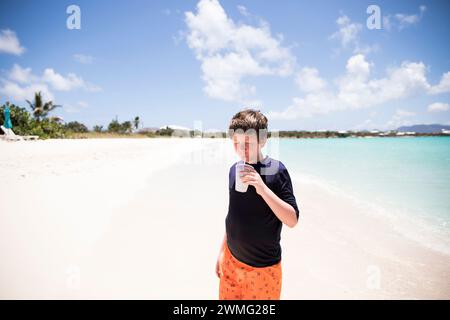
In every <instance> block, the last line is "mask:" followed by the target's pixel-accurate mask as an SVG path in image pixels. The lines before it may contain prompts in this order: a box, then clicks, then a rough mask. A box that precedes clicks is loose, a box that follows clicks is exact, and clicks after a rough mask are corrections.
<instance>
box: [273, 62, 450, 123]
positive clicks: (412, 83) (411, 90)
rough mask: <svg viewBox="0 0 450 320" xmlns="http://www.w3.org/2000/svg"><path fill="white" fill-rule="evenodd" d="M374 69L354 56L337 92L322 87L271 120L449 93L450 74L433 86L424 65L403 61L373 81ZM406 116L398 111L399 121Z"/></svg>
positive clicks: (275, 112) (298, 99)
mask: <svg viewBox="0 0 450 320" xmlns="http://www.w3.org/2000/svg"><path fill="white" fill-rule="evenodd" d="M372 67H373V63H370V62H368V61H367V60H366V58H365V57H364V55H362V54H357V55H354V56H352V57H351V58H350V59H348V61H347V65H346V71H345V73H344V74H343V75H342V76H340V77H338V78H337V79H336V80H335V81H334V84H335V86H334V88H330V87H327V88H323V87H322V88H321V89H320V90H316V91H310V92H307V94H306V95H305V96H304V97H302V98H299V97H295V98H293V100H292V103H291V105H290V106H289V107H288V108H286V109H285V110H284V111H281V112H279V111H271V112H269V113H268V117H270V118H272V119H296V118H302V117H311V116H313V115H317V114H328V113H331V112H335V111H341V110H349V109H363V108H370V107H373V106H377V105H381V104H384V103H387V102H391V101H395V100H399V99H403V98H406V97H410V96H413V95H417V94H430V93H435V91H439V92H449V91H450V88H447V87H446V86H445V84H446V83H447V82H446V81H447V78H448V74H449V73H446V74H444V76H443V77H442V79H443V80H441V82H440V83H439V84H438V85H436V86H432V85H430V84H429V82H428V80H427V77H426V70H427V68H426V66H425V64H424V63H422V62H409V61H404V62H403V63H402V64H401V65H400V66H398V67H396V68H390V69H388V70H387V71H386V76H385V77H382V78H378V79H371V77H370V75H371V68H372ZM317 73H318V71H317ZM444 89H445V90H444ZM443 90H444V91H443ZM402 112H403V114H402ZM405 112H406V111H399V113H397V117H398V116H400V115H405ZM394 120H396V119H394Z"/></svg>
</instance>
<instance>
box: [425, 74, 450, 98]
mask: <svg viewBox="0 0 450 320" xmlns="http://www.w3.org/2000/svg"><path fill="white" fill-rule="evenodd" d="M429 92H430V93H431V94H439V93H445V92H450V71H449V72H447V73H444V74H443V75H442V77H441V81H439V83H438V84H437V85H435V86H431V87H430V89H429Z"/></svg>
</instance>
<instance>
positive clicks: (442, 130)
mask: <svg viewBox="0 0 450 320" xmlns="http://www.w3.org/2000/svg"><path fill="white" fill-rule="evenodd" d="M441 133H443V134H450V130H446V129H441Z"/></svg>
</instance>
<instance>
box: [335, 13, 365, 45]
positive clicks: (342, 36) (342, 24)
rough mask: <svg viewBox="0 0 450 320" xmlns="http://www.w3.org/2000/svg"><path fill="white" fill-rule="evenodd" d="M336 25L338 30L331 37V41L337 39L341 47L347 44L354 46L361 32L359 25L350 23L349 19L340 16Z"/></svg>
mask: <svg viewBox="0 0 450 320" xmlns="http://www.w3.org/2000/svg"><path fill="white" fill-rule="evenodd" d="M336 23H337V25H338V27H339V30H338V31H336V32H335V33H333V34H332V35H331V39H338V40H339V41H340V42H341V45H342V46H343V47H347V46H348V45H349V44H352V43H353V44H355V43H356V42H357V40H358V34H359V33H360V32H361V30H362V25H361V24H360V23H352V22H351V21H350V18H349V17H347V16H346V15H341V16H340V17H339V18H338V19H337V20H336Z"/></svg>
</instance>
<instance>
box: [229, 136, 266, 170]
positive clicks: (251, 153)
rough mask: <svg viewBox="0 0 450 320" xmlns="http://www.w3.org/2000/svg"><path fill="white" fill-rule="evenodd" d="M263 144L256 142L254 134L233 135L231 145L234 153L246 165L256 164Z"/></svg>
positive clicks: (256, 138)
mask: <svg viewBox="0 0 450 320" xmlns="http://www.w3.org/2000/svg"><path fill="white" fill-rule="evenodd" d="M264 144H265V141H264V142H258V137H257V134H256V133H247V132H246V133H237V132H236V133H234V135H233V145H234V151H235V152H236V154H237V155H238V156H239V158H241V160H243V161H245V162H248V163H256V162H257V161H258V155H259V154H260V153H261V149H262V148H263V147H264Z"/></svg>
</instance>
